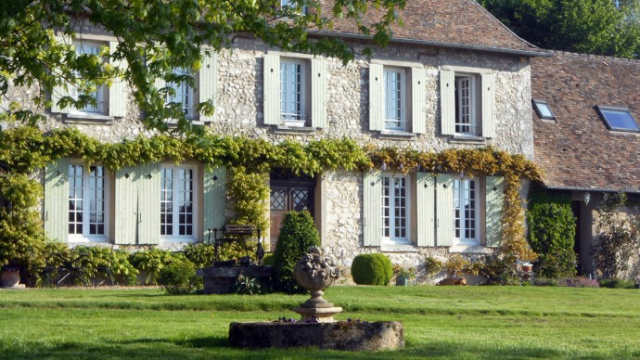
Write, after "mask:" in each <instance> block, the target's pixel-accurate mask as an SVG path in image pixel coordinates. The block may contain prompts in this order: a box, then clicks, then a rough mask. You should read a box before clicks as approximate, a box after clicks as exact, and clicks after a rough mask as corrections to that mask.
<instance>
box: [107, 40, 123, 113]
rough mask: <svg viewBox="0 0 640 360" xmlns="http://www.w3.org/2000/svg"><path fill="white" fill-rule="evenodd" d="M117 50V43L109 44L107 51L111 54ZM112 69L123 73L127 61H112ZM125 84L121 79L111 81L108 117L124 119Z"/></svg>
mask: <svg viewBox="0 0 640 360" xmlns="http://www.w3.org/2000/svg"><path fill="white" fill-rule="evenodd" d="M117 48H118V43H117V42H114V41H112V42H110V43H109V50H110V51H111V53H112V54H113V53H114V52H115V51H116V49H117ZM112 64H113V66H114V67H116V68H118V69H120V70H122V71H125V70H126V68H127V61H126V60H124V59H121V60H112ZM127 96H128V94H127V82H126V81H125V79H124V78H123V77H118V78H116V79H113V82H112V83H111V86H110V87H109V115H110V116H114V117H125V116H126V115H127Z"/></svg>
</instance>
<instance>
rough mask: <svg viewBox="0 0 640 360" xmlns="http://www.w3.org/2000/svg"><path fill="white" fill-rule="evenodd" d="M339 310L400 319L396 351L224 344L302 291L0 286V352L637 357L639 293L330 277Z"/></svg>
mask: <svg viewBox="0 0 640 360" xmlns="http://www.w3.org/2000/svg"><path fill="white" fill-rule="evenodd" d="M326 297H327V298H328V299H329V300H330V301H332V302H334V303H335V304H336V305H337V306H342V307H343V308H344V313H343V314H342V315H339V316H338V319H346V318H348V317H352V318H360V319H363V320H368V321H375V320H401V321H402V322H403V324H404V328H405V340H406V348H405V349H403V350H399V351H395V352H392V353H390V352H375V353H367V352H339V351H320V350H317V349H295V350H276V349H270V350H261V351H249V350H242V349H234V348H231V347H229V345H228V342H227V332H228V327H229V323H230V322H233V321H266V320H270V319H276V318H278V317H280V316H286V317H295V316H296V314H295V313H293V312H291V311H290V310H289V309H290V308H292V307H294V306H296V305H298V304H299V303H301V302H302V301H304V300H305V298H306V297H304V296H287V295H268V296H237V295H226V296H215V295H211V296H206V295H200V296H165V295H164V294H163V293H162V291H161V290H156V289H149V290H82V289H73V290H57V289H52V290H26V291H0V359H65V360H66V359H133V358H139V359H188V360H189V359H363V360H364V359H366V360H377V359H425V358H426V359H456V360H459V359H514V360H516V359H517V360H520V359H585V360H586V359H589V360H605V359H606V360H609V359H640V291H637V290H627V289H575V288H551V287H548V288H540V287H433V286H429V287H427V286H420V287H333V288H331V289H329V290H328V291H327V295H326Z"/></svg>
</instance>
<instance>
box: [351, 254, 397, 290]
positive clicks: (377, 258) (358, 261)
mask: <svg viewBox="0 0 640 360" xmlns="http://www.w3.org/2000/svg"><path fill="white" fill-rule="evenodd" d="M351 276H352V277H353V281H354V282H355V283H356V284H358V285H387V284H389V281H390V280H391V278H392V277H393V265H391V260H389V258H388V257H387V256H386V255H384V254H360V255H358V256H356V257H355V259H353V264H351Z"/></svg>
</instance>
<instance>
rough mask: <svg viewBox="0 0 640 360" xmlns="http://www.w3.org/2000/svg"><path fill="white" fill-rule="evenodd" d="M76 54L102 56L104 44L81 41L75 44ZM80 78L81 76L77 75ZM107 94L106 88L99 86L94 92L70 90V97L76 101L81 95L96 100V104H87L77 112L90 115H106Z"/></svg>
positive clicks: (72, 88) (73, 88) (74, 88)
mask: <svg viewBox="0 0 640 360" xmlns="http://www.w3.org/2000/svg"><path fill="white" fill-rule="evenodd" d="M75 47H76V54H77V55H78V56H81V55H95V56H98V57H99V56H100V52H101V48H102V47H103V45H102V44H100V43H97V42H90V41H79V42H76V43H75ZM77 76H78V77H79V74H77ZM105 93H106V86H104V85H103V86H99V87H98V88H97V89H96V91H93V92H81V91H80V90H79V89H78V88H77V87H75V86H72V87H71V88H70V89H69V95H70V96H71V97H73V98H74V99H75V100H78V98H79V96H80V95H86V96H89V97H91V98H93V99H94V100H95V102H96V103H95V104H87V105H85V106H84V107H83V108H81V109H77V110H76V111H75V112H79V113H89V114H104V113H105V112H106V111H105Z"/></svg>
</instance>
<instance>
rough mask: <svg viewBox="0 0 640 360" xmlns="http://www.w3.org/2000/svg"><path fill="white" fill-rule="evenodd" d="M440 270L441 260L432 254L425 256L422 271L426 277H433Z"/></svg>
mask: <svg viewBox="0 0 640 360" xmlns="http://www.w3.org/2000/svg"><path fill="white" fill-rule="evenodd" d="M440 271H442V261H440V260H438V259H436V258H434V257H432V256H427V257H426V258H425V259H424V273H425V276H426V277H427V278H431V277H433V276H434V275H436V274H438V273H439V272H440Z"/></svg>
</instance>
